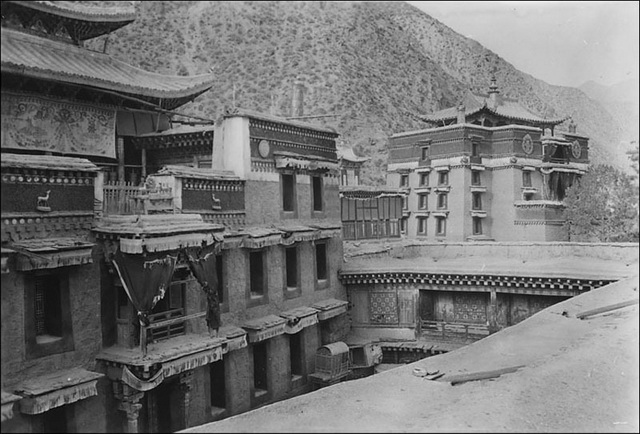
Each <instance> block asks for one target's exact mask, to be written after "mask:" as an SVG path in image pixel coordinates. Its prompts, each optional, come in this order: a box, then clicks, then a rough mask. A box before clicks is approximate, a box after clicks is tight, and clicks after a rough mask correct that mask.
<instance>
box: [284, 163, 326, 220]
mask: <svg viewBox="0 0 640 434" xmlns="http://www.w3.org/2000/svg"><path fill="white" fill-rule="evenodd" d="M310 178H311V209H312V210H313V211H323V210H324V201H323V194H324V191H323V189H324V183H323V180H322V176H316V175H312V176H311V177H310ZM280 180H281V185H282V188H281V191H282V211H284V212H288V213H295V212H296V211H297V208H298V201H297V194H296V185H297V184H296V174H295V173H283V174H281V175H280Z"/></svg>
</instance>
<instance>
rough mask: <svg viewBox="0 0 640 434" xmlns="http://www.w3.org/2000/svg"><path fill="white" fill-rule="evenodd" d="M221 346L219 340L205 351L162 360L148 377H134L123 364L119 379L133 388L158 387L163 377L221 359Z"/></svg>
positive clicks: (142, 390)
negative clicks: (154, 372)
mask: <svg viewBox="0 0 640 434" xmlns="http://www.w3.org/2000/svg"><path fill="white" fill-rule="evenodd" d="M223 346H224V345H223V343H222V342H220V344H219V345H217V346H214V347H212V348H209V349H207V350H205V351H200V352H198V353H195V354H189V355H187V356H184V357H180V358H178V359H174V360H170V361H167V362H163V363H162V368H160V369H159V370H158V372H156V374H155V375H154V376H153V377H151V378H149V379H140V378H138V377H136V376H135V375H134V374H133V372H131V370H130V369H129V367H128V366H126V365H125V366H123V367H122V374H121V377H120V380H121V381H122V382H123V383H125V384H127V385H128V386H130V387H132V388H133V389H135V390H139V391H141V392H146V391H148V390H152V389H155V388H156V387H158V386H159V385H160V384H161V383H162V382H163V381H164V379H165V378H168V377H171V376H173V375H178V374H180V373H182V372H186V371H191V370H193V369H196V368H199V367H201V366H205V365H208V364H209V363H213V362H217V361H219V360H222V356H223V354H224V352H223Z"/></svg>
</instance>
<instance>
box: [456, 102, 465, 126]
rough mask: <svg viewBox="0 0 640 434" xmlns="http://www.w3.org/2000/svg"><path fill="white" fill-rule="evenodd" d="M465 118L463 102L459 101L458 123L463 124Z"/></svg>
mask: <svg viewBox="0 0 640 434" xmlns="http://www.w3.org/2000/svg"><path fill="white" fill-rule="evenodd" d="M465 120H466V114H465V107H464V104H462V103H460V105H459V106H458V123H459V124H464V122H465Z"/></svg>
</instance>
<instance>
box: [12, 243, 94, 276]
mask: <svg viewBox="0 0 640 434" xmlns="http://www.w3.org/2000/svg"><path fill="white" fill-rule="evenodd" d="M93 246H94V244H93V243H89V242H86V241H83V240H80V239H77V238H45V239H35V240H23V241H20V242H18V243H13V244H12V245H11V246H10V247H11V249H12V250H15V251H16V252H17V253H18V255H17V256H16V270H18V271H30V270H40V269H45V268H58V267H67V266H70V265H83V264H90V263H92V262H93V259H92V257H91V251H92V249H93ZM2 259H3V269H4V268H5V258H4V255H3V258H2ZM3 272H4V270H3Z"/></svg>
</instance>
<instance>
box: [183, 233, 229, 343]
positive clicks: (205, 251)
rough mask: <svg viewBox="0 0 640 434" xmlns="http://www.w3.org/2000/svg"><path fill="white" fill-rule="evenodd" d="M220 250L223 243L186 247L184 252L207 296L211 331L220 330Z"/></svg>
mask: <svg viewBox="0 0 640 434" xmlns="http://www.w3.org/2000/svg"><path fill="white" fill-rule="evenodd" d="M220 250H221V243H213V244H209V245H208V246H205V247H186V248H185V249H184V250H183V251H184V254H185V256H186V258H187V264H188V265H189V269H190V270H191V273H192V274H193V275H194V277H195V278H196V279H197V280H198V283H200V285H201V286H202V290H203V291H204V292H205V294H206V295H207V326H208V327H209V329H211V330H218V328H220V300H219V299H218V273H217V269H216V254H218V253H220Z"/></svg>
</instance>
